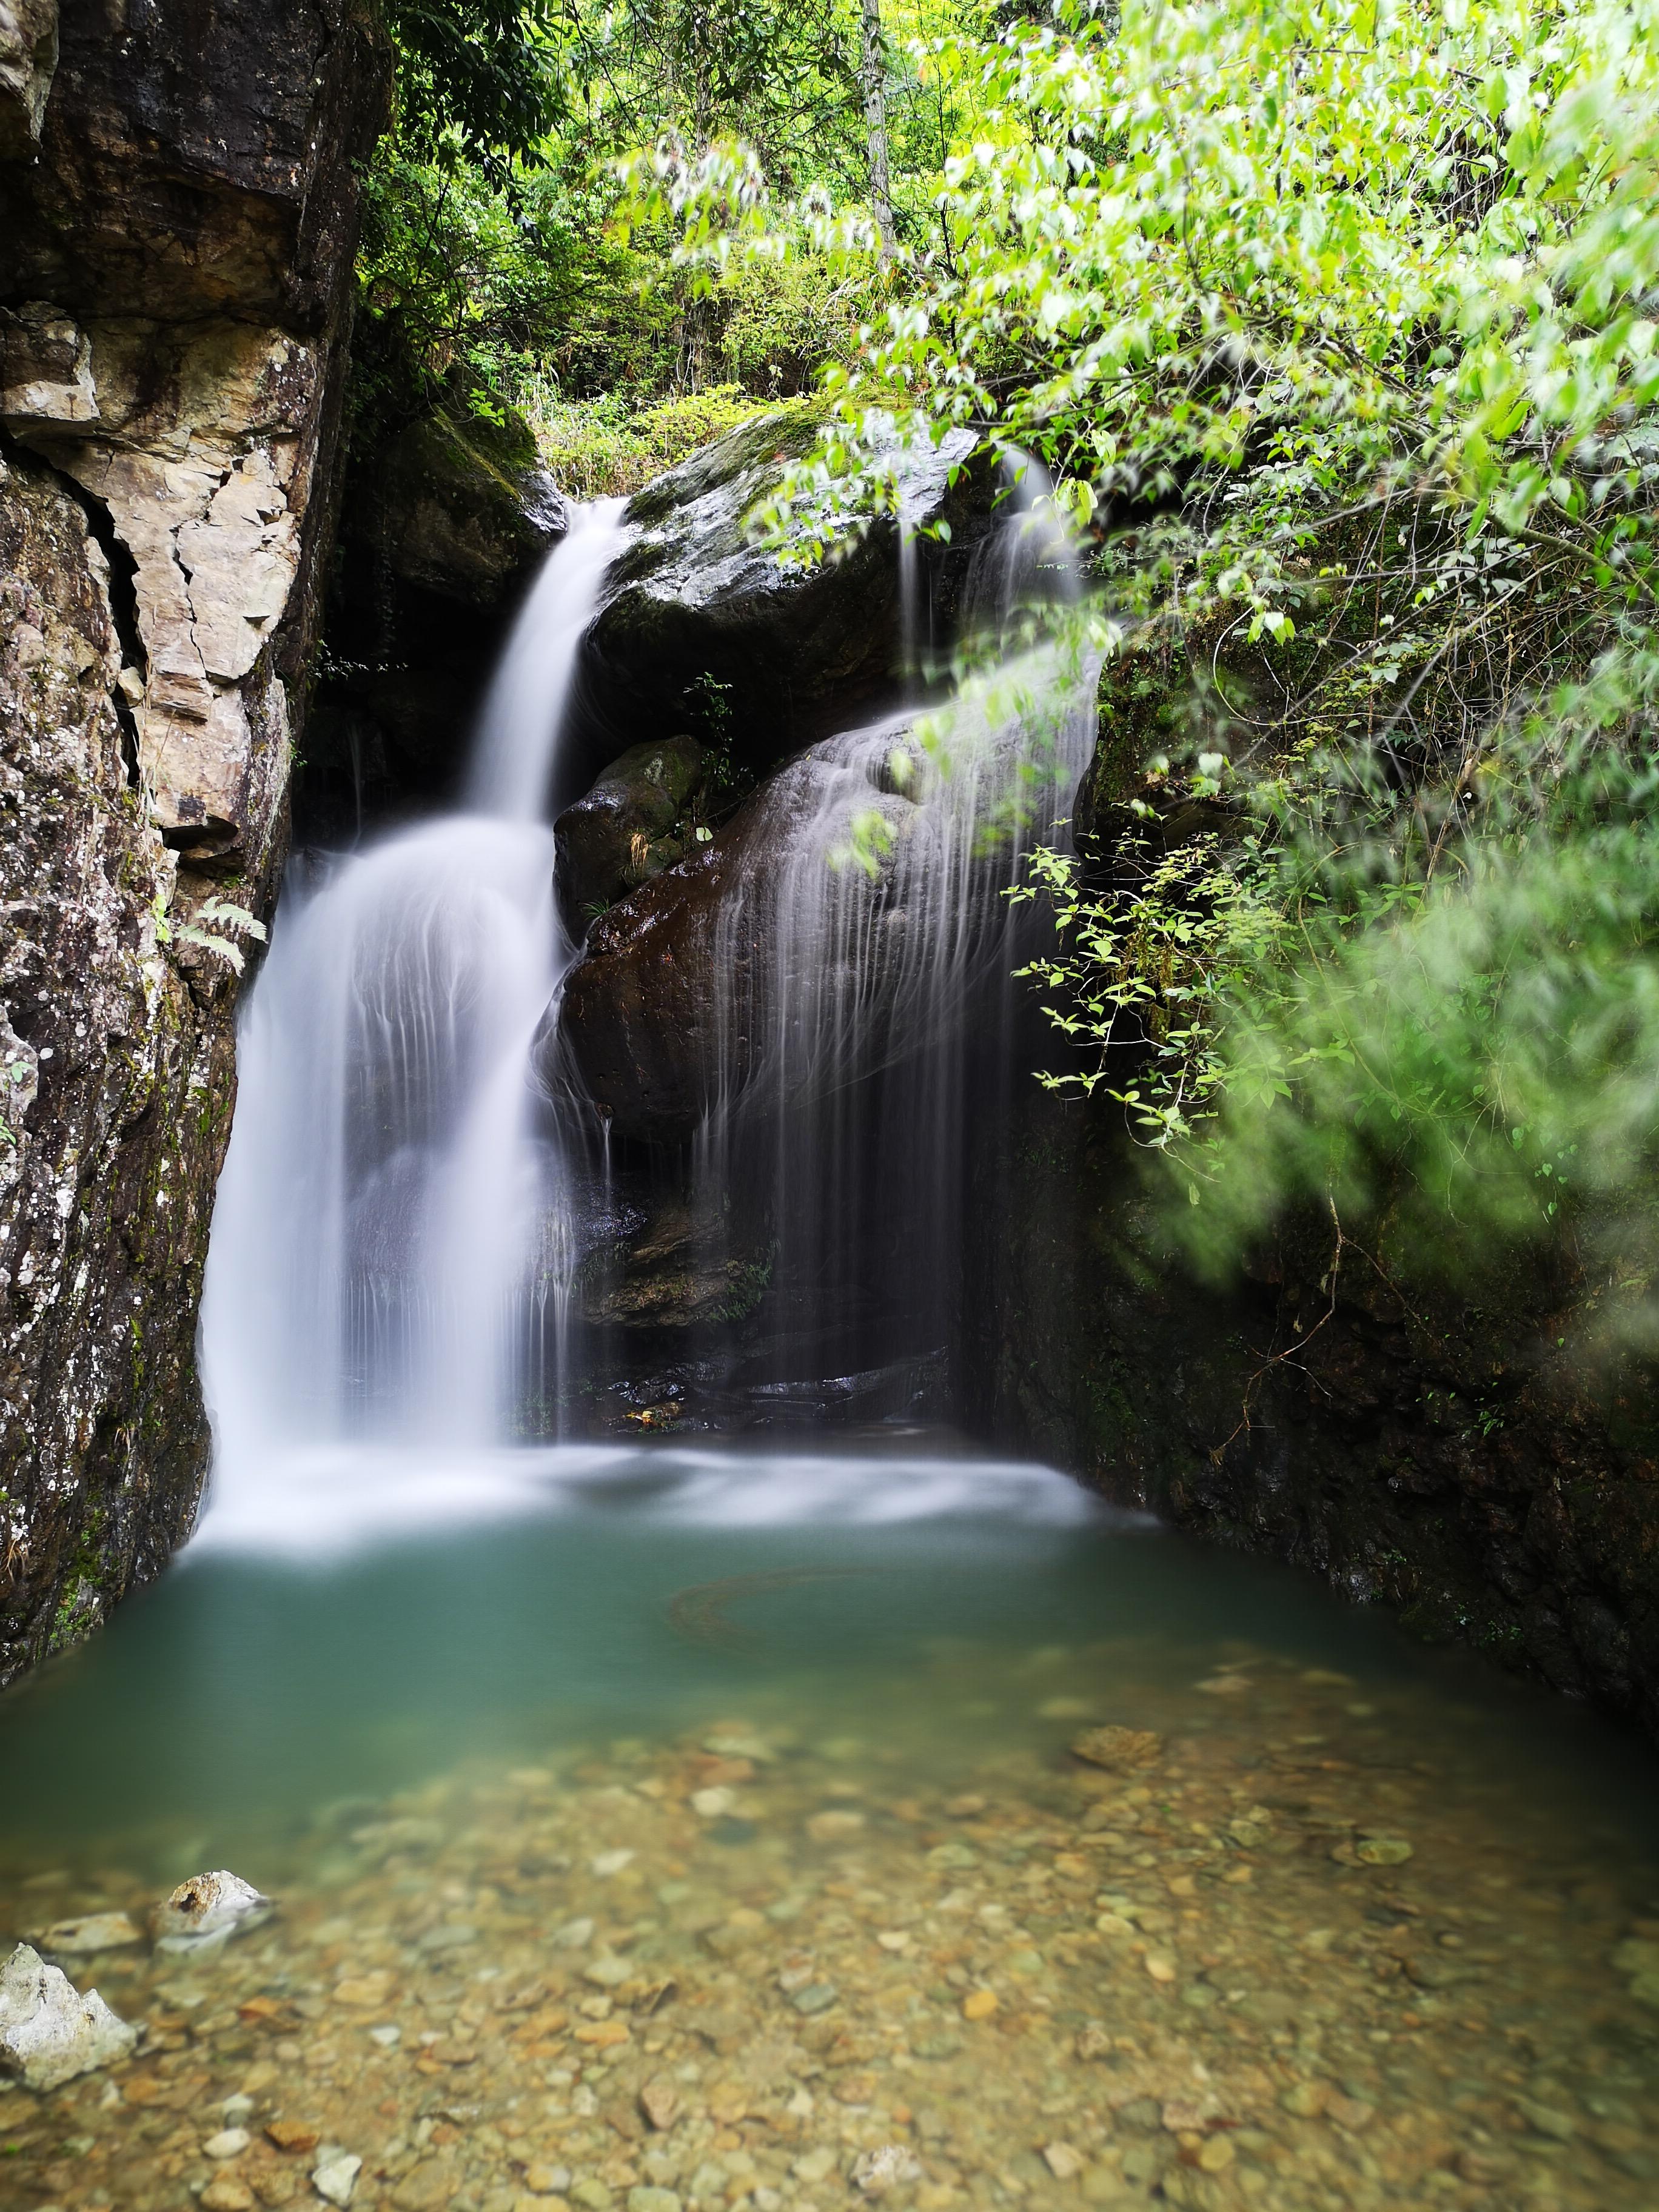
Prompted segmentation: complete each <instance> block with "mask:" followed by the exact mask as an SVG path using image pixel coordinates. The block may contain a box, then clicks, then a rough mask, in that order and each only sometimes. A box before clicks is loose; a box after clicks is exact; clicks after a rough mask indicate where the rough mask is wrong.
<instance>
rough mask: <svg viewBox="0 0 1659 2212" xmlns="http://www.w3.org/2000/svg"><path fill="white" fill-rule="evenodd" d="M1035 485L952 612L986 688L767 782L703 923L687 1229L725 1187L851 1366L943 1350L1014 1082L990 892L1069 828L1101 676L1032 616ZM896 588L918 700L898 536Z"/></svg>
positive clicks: (1054, 572)
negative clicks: (701, 1111) (971, 1194)
mask: <svg viewBox="0 0 1659 2212" xmlns="http://www.w3.org/2000/svg"><path fill="white" fill-rule="evenodd" d="M1051 489H1052V488H1051V486H1050V485H1049V483H1048V478H1047V477H1046V476H1045V475H1044V474H1043V472H1042V470H1041V468H1040V467H1039V466H1038V465H1037V464H1036V463H1035V462H1032V461H1025V462H1023V463H1021V464H1019V465H1018V466H1017V467H1016V466H1012V465H1011V467H1010V469H1009V471H1008V474H1007V477H1006V484H1005V490H1004V495H1003V500H1002V503H1001V507H1000V519H999V522H998V526H996V527H995V528H994V530H993V531H992V532H990V533H989V535H988V536H987V538H986V540H985V542H984V544H983V545H982V547H981V549H980V551H979V554H978V556H977V558H976V562H975V570H974V573H973V574H972V576H971V578H970V581H969V591H968V594H967V609H966V616H967V626H968V629H969V638H970V643H971V645H972V647H974V649H975V653H976V655H977V657H979V658H980V659H982V660H983V662H984V664H985V672H984V673H979V674H975V675H974V676H972V677H971V678H968V679H966V680H963V682H961V683H960V684H958V685H957V689H956V690H955V692H954V693H953V695H952V696H950V697H949V698H948V699H945V700H943V701H940V702H939V703H938V704H937V705H936V706H934V707H933V708H930V709H928V710H926V711H918V710H916V709H914V708H911V709H906V710H904V711H901V712H899V713H896V714H889V715H887V716H884V718H882V719H881V720H878V721H874V722H872V723H869V724H867V725H866V726H863V727H860V728H857V729H854V730H849V731H846V732H842V733H841V734H840V735H838V736H836V737H833V738H827V739H825V740H824V741H823V742H822V743H821V744H816V745H813V746H811V747H810V748H809V749H808V750H806V751H805V753H803V754H802V755H800V757H799V758H798V759H796V760H794V761H792V762H791V763H788V764H787V766H786V767H784V768H783V769H781V770H780V771H779V772H778V773H777V774H776V775H775V776H774V777H773V779H772V780H771V781H770V783H769V785H768V786H767V787H766V788H765V789H764V790H763V793H761V795H760V797H759V799H757V802H756V806H755V812H754V816H753V818H752V823H751V826H750V830H749V832H748V834H747V835H746V836H745V838H744V843H743V848H742V853H741V855H740V858H739V860H738V866H736V868H735V869H734V871H733V879H732V884H730V886H729V888H728V890H727V892H726V896H725V898H724V900H723V901H722V903H721V906H720V909H719V912H718V914H717V915H715V917H714V922H713V945H712V950H711V954H710V957H709V960H708V969H709V973H710V975H711V976H712V977H713V979H714V990H715V994H716V1003H715V1024H716V1036H717V1039H718V1042H717V1046H716V1052H715V1070H714V1076H715V1080H714V1091H713V1096H712V1097H711V1099H710V1101H709V1104H708V1113H707V1116H706V1120H705V1123H704V1127H703V1130H702V1136H701V1140H700V1153H701V1161H700V1166H701V1173H702V1180H703V1182H704V1185H705V1188H706V1191H707V1193H708V1204H707V1208H706V1210H707V1212H708V1216H709V1218H722V1207H723V1202H724V1201H725V1200H726V1199H727V1198H728V1197H729V1195H730V1194H731V1193H732V1191H733V1190H734V1189H743V1188H746V1190H747V1193H748V1195H749V1198H750V1203H751V1213H750V1219H751V1222H752V1219H753V1209H754V1208H755V1207H756V1206H758V1207H759V1208H760V1209H762V1210H763V1215H764V1219H765V1225H766V1227H765V1233H766V1235H767V1237H768V1239H769V1250H770V1253H771V1255H772V1261H771V1264H772V1267H773V1276H774V1280H775V1283H776V1284H777V1285H779V1286H780V1288H781V1291H782V1295H783V1297H784V1298H785V1300H787V1304H788V1308H789V1311H790V1316H791V1320H792V1322H793V1329H794V1335H795V1338H796V1340H804V1341H805V1343H806V1344H807V1345H808V1346H811V1345H812V1344H813V1343H814V1342H823V1341H824V1340H828V1339H830V1338H832V1337H836V1336H837V1335H838V1336H839V1341H840V1344H841V1346H842V1356H843V1357H844V1358H847V1359H848V1360H852V1361H854V1362H859V1361H862V1362H864V1363H866V1364H868V1363H871V1362H872V1361H874V1360H875V1359H876V1358H878V1357H884V1358H890V1357H891V1356H892V1352H893V1351H894V1350H895V1349H898V1350H901V1351H904V1352H909V1353H912V1354H925V1353H927V1352H931V1351H933V1349H934V1348H935V1347H942V1346H944V1345H945V1340H946V1339H947V1338H948V1337H949V1335H950V1334H951V1326H952V1310H953V1307H954V1305H955V1303H956V1300H957V1295H958V1286H959V1285H960V1282H961V1279H962V1277H963V1267H964V1255H963V1228H964V1220H965V1208H966V1206H967V1203H968V1194H967V1189H966V1185H967V1182H968V1181H969V1177H970V1176H971V1173H972V1169H971V1165H970V1148H971V1140H972V1139H973V1137H974V1135H975V1133H979V1134H980V1135H981V1137H983V1136H984V1135H985V1134H986V1133H989V1132H992V1131H994V1129H995V1128H996V1127H998V1126H999V1124H1000V1119H1001V1116H1002V1114H1003V1111H1004V1109H1005V1108H1006V1099H1007V1093H1008V1088H1009V1085H1011V1083H1012V1082H1013V1081H1017V1080H1020V1079H1029V1078H1027V1077H1025V1076H1024V1071H1023V1070H1020V1071H1016V1068H1015V1064H1014V1061H1015V1054H1014V1045H1013V1036H1014V1026H1015V1019H1016V1015H1017V1012H1018V994H1019V993H1020V991H1021V989H1022V987H1021V985H1020V984H1019V983H1018V981H1016V980H1015V971H1016V969H1018V966H1019V965H1020V961H1021V957H1022V945H1023V944H1024V937H1025V934H1027V933H1024V921H1025V919H1026V916H1025V914H1024V911H1023V910H1022V909H1020V908H1017V907H1015V906H1014V905H1013V904H1012V902H1011V901H1010V899H1009V898H1008V896H1007V893H1008V892H1009V891H1010V890H1012V889H1013V888H1015V887H1016V886H1018V884H1021V883H1022V882H1023V881H1024V874H1025V866H1026V861H1027V858H1028V856H1029V854H1030V852H1031V851H1032V849H1033V848H1034V847H1036V846H1037V845H1039V844H1043V843H1047V842H1051V841H1052V840H1053V839H1054V836H1056V834H1058V832H1059V831H1060V823H1061V822H1062V820H1063V818H1064V817H1065V816H1066V815H1067V814H1068V813H1069V811H1070V807H1071V799H1072V794H1073V790H1074V789H1075V787H1076V785H1077V781H1078V778H1079V775H1080V774H1081V773H1082V770H1083V769H1084V767H1085V764H1086V763H1087V760H1088V757H1089V754H1090V751H1091V749H1092V746H1093V744H1094V736H1095V716H1094V696H1095V688H1096V681H1097V676H1098V672H1099V655H1098V653H1097V652H1096V651H1094V650H1093V649H1092V648H1091V647H1090V646H1089V645H1088V644H1087V642H1086V641H1085V640H1084V639H1082V638H1080V637H1079V635H1078V634H1076V633H1075V631H1074V630H1073V629H1072V627H1071V626H1070V625H1067V624H1066V623H1058V624H1056V623H1053V622H1051V621H1048V620H1047V619H1045V614H1044V603H1045V602H1046V603H1048V611H1052V609H1053V605H1054V603H1055V602H1056V601H1058V602H1060V603H1061V604H1069V603H1072V602H1073V601H1074V600H1075V598H1076V595H1077V577H1076V568H1075V558H1074V552H1073V547H1072V545H1071V544H1070V543H1069V541H1068V540H1067V538H1066V535H1065V533H1064V532H1063V530H1062V529H1061V527H1060V524H1059V522H1058V519H1057V518H1056V516H1055V513H1054V507H1053V504H1052V500H1051V496H1050V494H1051ZM900 578H901V587H902V598H903V607H904V615H903V630H904V635H905V638H906V641H907V647H908V650H909V651H910V652H911V653H913V654H916V655H924V648H925V649H926V655H927V656H929V658H928V665H922V662H921V660H920V659H919V660H918V661H917V664H916V665H915V667H914V668H913V671H912V673H913V675H914V676H915V678H917V679H918V680H921V681H925V680H927V679H928V678H931V677H932V676H933V674H934V673H935V672H936V671H934V669H933V666H932V665H931V658H930V656H931V650H932V649H931V647H927V646H926V630H927V617H926V611H925V609H924V607H923V606H922V604H921V588H920V583H919V579H918V574H917V568H916V561H915V546H914V541H913V540H910V539H908V538H902V540H901V562H900ZM987 1149H994V1148H987ZM984 1195H985V1194H984V1193H983V1192H981V1198H983V1197H984ZM749 1233H750V1236H751V1237H752V1235H753V1234H754V1231H753V1229H752V1226H751V1227H750V1231H749ZM872 1331H873V1333H874V1334H873V1337H872ZM798 1357H799V1353H798V1352H797V1351H795V1350H793V1349H791V1350H789V1351H788V1352H786V1353H785V1354H784V1358H785V1359H786V1362H787V1361H788V1360H792V1359H795V1358H798ZM820 1371H829V1370H820Z"/></svg>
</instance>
